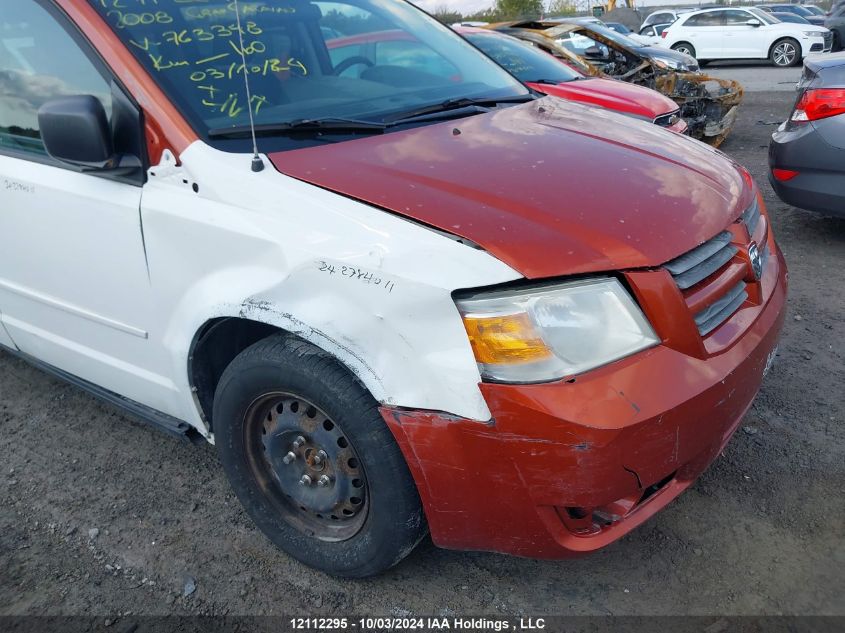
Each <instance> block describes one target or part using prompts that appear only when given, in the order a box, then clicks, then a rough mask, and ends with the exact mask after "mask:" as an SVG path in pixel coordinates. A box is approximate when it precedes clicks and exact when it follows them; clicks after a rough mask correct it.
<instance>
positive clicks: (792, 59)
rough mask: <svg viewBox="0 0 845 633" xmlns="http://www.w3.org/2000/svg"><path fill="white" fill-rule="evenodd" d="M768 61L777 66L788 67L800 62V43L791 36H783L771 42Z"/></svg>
mask: <svg viewBox="0 0 845 633" xmlns="http://www.w3.org/2000/svg"><path fill="white" fill-rule="evenodd" d="M769 61H771V62H772V64H774V65H775V66H777V67H778V68H789V67H790V66H795V65H796V64H800V63H801V44H799V43H798V42H797V41H795V40H794V39H792V38H791V37H783V38H781V39H779V40H778V41H777V42H775V43H774V44H772V48H771V50H770V51H769Z"/></svg>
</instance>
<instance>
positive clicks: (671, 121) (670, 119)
mask: <svg viewBox="0 0 845 633" xmlns="http://www.w3.org/2000/svg"><path fill="white" fill-rule="evenodd" d="M680 116H681V109H680V108H678V109H677V110H675V111H674V112H670V113H669V114H661V115H660V116H659V117H657V118H655V119H654V124H655V125H659V126H660V127H670V126H672V125H675V123H677V122H678V119H679V118H680Z"/></svg>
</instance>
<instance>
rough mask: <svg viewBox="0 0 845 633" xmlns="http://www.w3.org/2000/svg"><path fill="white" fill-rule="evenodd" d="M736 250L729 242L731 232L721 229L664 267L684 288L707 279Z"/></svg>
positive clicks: (735, 252) (730, 257)
mask: <svg viewBox="0 0 845 633" xmlns="http://www.w3.org/2000/svg"><path fill="white" fill-rule="evenodd" d="M738 252H739V249H738V248H737V247H736V246H734V245H733V244H731V234H730V233H729V232H728V231H723V232H722V233H719V235H717V236H716V237H714V238H713V239H712V240H710V241H708V242H704V244H702V245H701V246H698V247H696V248H694V249H692V250H691V251H689V252H688V253H684V254H683V255H681V256H680V257H678V258H676V259H673V260H672V261H671V262H669V263H668V264H666V266H665V267H666V269H667V270H668V271H669V272H670V273H672V277H674V278H675V283H676V284H678V288H680V289H681V290H686V289H687V288H691V287H692V286H694V285H695V284H697V283H699V282H700V281H703V280H704V279H707V277H709V276H710V275H712V274H713V273H715V272H716V271H717V270H719V269H720V268H721V267H722V266H724V265H725V264H727V263H728V262H729V261H730V260H731V259H733V256H734V255H736V254H737V253H738Z"/></svg>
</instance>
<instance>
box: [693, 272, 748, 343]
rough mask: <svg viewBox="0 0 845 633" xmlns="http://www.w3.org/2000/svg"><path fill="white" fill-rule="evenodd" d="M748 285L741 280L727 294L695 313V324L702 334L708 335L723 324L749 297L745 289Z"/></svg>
mask: <svg viewBox="0 0 845 633" xmlns="http://www.w3.org/2000/svg"><path fill="white" fill-rule="evenodd" d="M746 285H747V284H746V283H745V282H744V281H740V282H739V283H738V284H737V285H735V286H734V287H733V288H731V289H730V291H728V293H727V294H724V295H722V296H721V297H720V298H719V299H717V300H716V301H714V302H713V303H711V304H710V305H709V306H707V307H706V308H705V309H704V310H702V311H701V312H699V313H698V314H696V315H695V325H696V326H697V327H698V331H699V332H701V336H707V335H708V334H710V332H712V331H713V330H715V329H716V328H717V327H719V326H720V325H722V323H724V322H725V321H727V320H728V317H729V316H731V315H732V314H733V313H734V312H736V311H737V308H739V306H741V305H742V304H743V303H744V302H745V300H746V299H748V291H747V290H746V289H745V287H746Z"/></svg>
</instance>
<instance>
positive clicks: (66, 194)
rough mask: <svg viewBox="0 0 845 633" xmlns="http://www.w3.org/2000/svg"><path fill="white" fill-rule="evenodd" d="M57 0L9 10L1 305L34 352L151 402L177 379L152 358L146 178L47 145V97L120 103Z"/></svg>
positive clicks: (31, 1)
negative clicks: (60, 157) (71, 157)
mask: <svg viewBox="0 0 845 633" xmlns="http://www.w3.org/2000/svg"><path fill="white" fill-rule="evenodd" d="M72 28H73V27H71V26H68V25H66V24H65V18H64V17H63V16H62V15H60V14H58V13H57V12H56V10H55V9H54V8H53V7H52V4H51V3H49V2H48V1H47V0H15V2H14V3H8V6H4V7H3V11H2V13H0V182H2V183H3V187H2V188H0V312H2V316H0V318H1V319H2V323H3V326H4V328H5V329H6V330H7V331H8V334H9V335H11V338H12V339H13V340H14V342H15V344H16V345H17V347H18V348H19V349H20V350H21V351H22V352H24V353H26V354H28V355H30V356H33V357H35V358H37V359H39V360H41V361H43V362H46V363H48V364H50V365H53V366H55V367H58V368H60V369H62V370H64V371H66V372H69V373H70V374H73V375H75V376H77V377H79V378H82V379H84V380H87V381H89V382H93V383H95V384H97V385H99V386H102V387H105V388H106V389H108V390H110V391H113V392H115V393H118V394H121V395H123V396H126V397H128V398H130V399H133V400H137V401H141V402H145V403H146V404H148V405H149V406H154V407H155V406H156V405H159V407H157V408H166V407H164V406H161V405H164V402H162V400H164V399H166V394H167V393H168V392H169V391H170V390H171V389H172V385H170V384H169V381H167V380H165V379H164V378H162V377H161V376H159V375H157V374H156V373H154V372H153V371H151V369H152V368H153V367H154V366H155V363H154V359H153V356H152V354H153V351H152V350H151V349H150V347H151V346H150V341H149V333H148V328H149V323H150V320H151V311H152V306H151V289H150V281H149V276H148V271H147V264H146V258H145V249H144V243H143V235H142V230H141V224H140V203H141V192H142V188H141V186H139V185H140V183H138V184H129V183H127V182H119V181H117V180H114V179H109V178H107V177H102V175H94V174H91V173H82V172H80V171H79V170H77V169H73V168H70V166H68V165H63V164H61V163H59V162H58V161H56V160H54V159H53V158H51V157H50V156H48V155H47V152H46V150H45V148H44V144H43V143H42V141H41V134H40V130H39V124H38V116H37V112H38V108H39V107H40V106H41V105H43V104H44V103H45V102H46V101H49V100H50V99H53V98H56V97H59V96H66V95H78V94H86V95H94V96H95V97H97V98H99V99H100V100H101V101H102V102H103V105H104V106H105V108H106V112H107V113H109V117H110V118H112V115H113V101H114V97H112V86H111V85H110V79H109V78H108V74H107V70H106V69H104V68H102V67H101V66H100V63H99V62H98V61H97V60H96V57H94V56H93V55H90V54H86V52H85V49H84V48H83V47H82V46H81V45H80V43H78V38H79V36H78V34H74V35H75V37H76V38H77V39H74V37H72V36H71V34H70V33H71V32H72Z"/></svg>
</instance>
